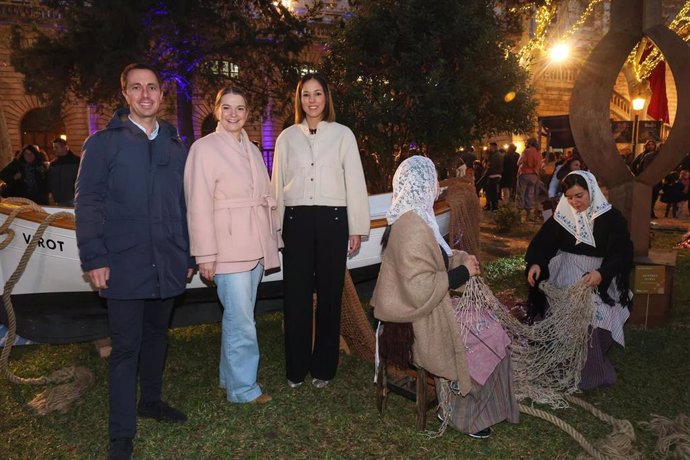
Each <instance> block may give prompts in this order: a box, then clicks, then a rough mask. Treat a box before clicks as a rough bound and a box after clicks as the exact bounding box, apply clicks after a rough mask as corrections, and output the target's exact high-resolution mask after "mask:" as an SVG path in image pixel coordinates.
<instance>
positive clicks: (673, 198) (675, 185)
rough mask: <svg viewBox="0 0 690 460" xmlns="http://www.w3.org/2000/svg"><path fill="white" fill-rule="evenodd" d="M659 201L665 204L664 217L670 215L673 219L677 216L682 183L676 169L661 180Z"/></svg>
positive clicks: (681, 194) (681, 199)
mask: <svg viewBox="0 0 690 460" xmlns="http://www.w3.org/2000/svg"><path fill="white" fill-rule="evenodd" d="M660 195H661V202H662V203H664V204H666V211H665V212H664V217H668V215H669V213H671V217H673V218H674V219H675V218H676V217H678V205H679V203H680V202H681V201H683V183H682V182H680V175H679V174H678V171H671V172H670V173H668V174H667V175H666V177H665V178H664V180H663V181H662V182H661V191H660Z"/></svg>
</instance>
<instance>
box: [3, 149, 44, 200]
mask: <svg viewBox="0 0 690 460" xmlns="http://www.w3.org/2000/svg"><path fill="white" fill-rule="evenodd" d="M0 179H2V180H3V181H4V182H5V184H7V185H6V188H5V196H7V197H10V196H14V197H18V198H27V199H29V200H31V201H33V202H34V203H36V204H41V205H47V204H48V168H47V163H46V159H45V156H44V154H43V152H41V151H40V150H39V149H38V148H37V147H36V146H35V145H32V144H27V145H25V146H24V148H22V150H21V152H20V153H19V155H18V156H17V157H16V158H15V159H14V160H13V161H12V162H11V163H10V164H8V165H7V166H5V168H4V169H3V170H2V171H0Z"/></svg>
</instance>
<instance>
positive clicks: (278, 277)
mask: <svg viewBox="0 0 690 460" xmlns="http://www.w3.org/2000/svg"><path fill="white" fill-rule="evenodd" d="M390 204H391V194H390V193H387V194H381V195H371V196H370V197H369V207H370V214H371V232H370V235H369V237H368V238H366V239H364V240H363V241H362V246H361V248H360V250H359V251H358V252H357V254H356V255H354V256H353V257H350V258H348V261H347V267H348V269H349V270H350V273H351V275H352V278H353V280H355V282H357V281H360V280H365V279H372V278H374V277H375V276H376V274H377V273H378V267H379V264H380V263H381V237H382V236H383V232H384V230H385V227H386V220H385V214H386V212H387V211H388V209H389V207H390ZM16 207H17V205H12V204H7V203H5V202H3V203H0V223H3V222H4V221H5V220H6V219H7V217H8V215H9V214H10V213H11V212H12V210H13V209H15V208H16ZM44 209H45V212H44V213H42V212H36V211H27V212H23V213H21V214H19V215H18V216H17V217H16V218H15V219H14V221H13V222H12V224H11V225H10V228H11V229H12V230H14V233H15V236H14V238H13V239H12V241H11V242H10V244H9V245H8V246H7V247H6V248H5V249H2V250H0V280H2V283H3V286H4V284H5V282H6V281H7V279H8V278H9V277H10V276H11V275H12V273H13V272H14V270H15V269H16V267H17V265H18V263H19V260H20V258H21V257H22V255H23V254H24V252H25V250H26V248H27V246H28V244H29V242H30V241H31V238H32V237H33V235H34V233H35V232H36V229H37V228H38V226H39V225H40V223H41V222H43V221H44V220H45V217H46V215H47V214H46V213H55V212H59V211H67V212H70V213H73V212H74V211H73V209H69V208H59V207H45V208H44ZM435 211H436V218H437V220H438V223H439V228H440V229H441V232H442V233H443V234H446V233H447V232H448V228H449V224H450V207H449V206H448V204H447V203H446V202H445V201H439V202H437V203H436V206H435ZM0 238H2V236H0ZM281 296H282V271H277V272H274V273H271V274H268V275H264V277H263V279H262V281H261V285H260V287H259V298H273V297H281ZM215 300H216V296H215V290H214V289H212V288H210V287H208V286H207V285H206V284H205V283H204V282H203V281H202V280H201V278H200V277H199V275H198V274H196V275H195V276H194V278H193V279H192V282H191V283H190V284H189V286H188V289H187V292H186V294H185V296H183V297H182V298H181V299H180V302H179V303H180V304H179V305H178V307H177V308H176V312H175V315H174V318H173V324H174V325H185V324H196V323H200V322H210V321H214V320H218V310H219V309H218V306H217V304H216V302H215ZM12 302H13V304H14V307H15V313H16V315H17V321H18V323H17V324H18V325H17V333H18V334H19V335H21V336H23V337H26V338H29V339H32V340H36V341H42V342H51V343H62V342H74V341H79V340H92V339H95V338H99V337H105V336H107V335H108V331H107V319H106V318H105V308H104V303H103V301H102V300H101V299H100V298H99V297H98V294H97V292H96V291H95V290H94V289H93V287H92V286H91V284H90V283H89V281H88V279H87V277H86V276H85V275H84V273H82V271H81V267H80V263H79V252H78V249H77V242H76V236H75V232H74V223H73V221H72V220H70V219H57V220H56V221H54V222H53V224H51V225H50V226H49V227H48V228H47V229H46V231H45V233H44V235H43V238H42V240H41V241H40V242H39V243H38V246H37V248H36V250H35V252H34V254H33V255H32V257H31V259H30V261H29V263H28V264H27V266H26V270H25V271H24V274H23V275H22V277H21V279H20V280H19V282H18V283H17V284H16V286H15V287H14V289H13V291H12ZM209 303H210V304H211V307H210V312H206V313H204V308H200V305H202V304H209ZM187 306H194V308H193V309H186V308H184V307H187ZM182 309H185V310H188V311H186V312H183V311H181V310H182ZM4 316H5V313H4V308H0V321H1V322H4Z"/></svg>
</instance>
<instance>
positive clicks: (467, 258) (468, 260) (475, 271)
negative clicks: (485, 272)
mask: <svg viewBox="0 0 690 460" xmlns="http://www.w3.org/2000/svg"><path fill="white" fill-rule="evenodd" d="M462 265H464V267H465V268H466V269H467V271H468V272H469V273H470V276H476V275H479V273H480V272H481V270H480V268H479V261H478V260H477V258H476V257H475V256H472V255H469V254H465V255H464V256H463V258H462Z"/></svg>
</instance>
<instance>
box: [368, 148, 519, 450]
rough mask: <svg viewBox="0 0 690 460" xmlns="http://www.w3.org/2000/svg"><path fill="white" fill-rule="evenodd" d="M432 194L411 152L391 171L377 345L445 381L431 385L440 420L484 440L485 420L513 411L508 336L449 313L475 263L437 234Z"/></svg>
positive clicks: (489, 321)
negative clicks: (438, 403)
mask: <svg viewBox="0 0 690 460" xmlns="http://www.w3.org/2000/svg"><path fill="white" fill-rule="evenodd" d="M438 192H439V186H438V181H437V178H436V171H435V169H434V164H433V162H432V161H431V160H429V159H428V158H424V157H421V156H413V157H410V158H408V159H407V160H405V161H403V162H402V163H401V164H400V166H399V167H398V169H397V170H396V172H395V175H394V178H393V201H392V204H391V207H390V210H389V211H388V213H387V214H386V219H387V221H388V227H387V228H386V231H385V232H384V236H383V238H382V246H383V254H382V259H381V270H380V272H379V277H378V280H377V281H376V287H375V289H374V293H373V294H372V298H371V305H372V306H373V307H374V316H375V317H376V318H377V319H379V320H381V321H383V323H382V324H381V327H382V329H383V330H382V331H381V330H380V331H381V334H380V336H379V337H380V338H379V344H380V348H379V349H381V347H382V348H383V349H385V350H386V355H385V357H386V360H387V361H388V362H391V363H394V364H397V365H398V366H401V367H402V368H407V367H408V366H409V365H410V364H411V363H410V361H413V363H414V364H415V365H417V366H420V367H423V368H424V369H426V370H428V371H429V372H431V373H432V374H434V375H436V376H438V377H441V378H443V379H444V380H446V382H443V381H441V380H440V379H437V383H436V391H437V394H438V399H439V401H441V402H442V403H443V404H441V410H440V412H439V414H438V415H439V418H443V419H447V420H448V421H449V424H450V426H452V427H454V428H455V429H457V430H458V431H461V432H463V433H466V434H468V435H469V436H471V437H473V438H487V437H489V436H490V435H491V426H493V425H495V424H496V423H499V422H501V421H503V420H508V421H510V422H513V423H517V421H518V417H519V413H518V412H519V410H518V405H517V401H516V400H515V396H514V394H513V387H512V376H511V373H512V370H511V361H510V348H509V345H510V338H509V337H508V336H507V334H506V333H505V331H504V330H503V328H502V327H501V325H500V323H499V322H498V321H497V320H496V319H495V317H493V316H492V315H489V314H487V313H483V312H482V313H478V312H473V313H472V314H463V313H462V312H457V313H456V311H455V309H454V307H453V304H452V300H451V298H450V295H449V289H458V288H460V287H461V286H462V285H464V284H465V283H466V282H467V281H469V279H470V277H471V276H474V275H477V274H479V262H478V261H477V258H476V257H475V256H473V255H470V254H467V253H466V252H461V251H458V250H452V249H451V248H450V246H449V245H448V243H446V241H445V240H444V239H443V237H442V236H441V234H440V232H439V228H438V223H437V222H436V218H435V216H434V210H433V207H434V200H435V199H436V197H437V196H438ZM389 350H399V352H398V353H395V352H394V353H388V351H389ZM410 350H411V352H410ZM410 358H411V359H410ZM447 381H450V382H447ZM448 387H450V388H448ZM444 389H447V391H445V390H444ZM444 395H448V400H446V398H445V397H444ZM448 408H449V410H447V409H448Z"/></svg>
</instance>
